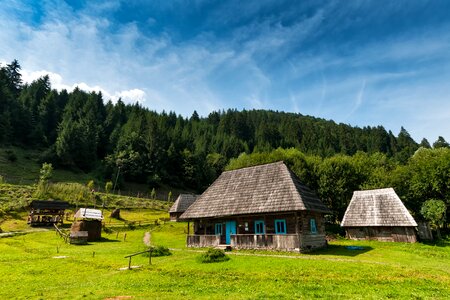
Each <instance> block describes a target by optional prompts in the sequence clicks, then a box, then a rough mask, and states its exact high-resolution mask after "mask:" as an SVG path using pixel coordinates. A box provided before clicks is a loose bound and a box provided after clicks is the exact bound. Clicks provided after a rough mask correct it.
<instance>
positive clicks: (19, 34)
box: [0, 0, 450, 140]
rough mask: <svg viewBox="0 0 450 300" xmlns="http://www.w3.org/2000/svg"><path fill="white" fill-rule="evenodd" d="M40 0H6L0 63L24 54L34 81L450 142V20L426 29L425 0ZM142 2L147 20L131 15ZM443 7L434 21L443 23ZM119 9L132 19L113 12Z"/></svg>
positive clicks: (177, 105)
mask: <svg viewBox="0 0 450 300" xmlns="http://www.w3.org/2000/svg"><path fill="white" fill-rule="evenodd" d="M42 3H43V4H42ZM42 3H39V4H36V5H35V6H31V5H29V4H27V3H26V2H20V1H9V0H5V1H3V2H2V6H1V7H0V40H1V41H2V43H0V60H2V61H8V62H9V61H11V60H12V59H14V58H17V59H18V60H19V62H20V63H21V64H22V66H23V67H24V78H26V80H28V81H29V80H33V79H35V78H36V76H41V75H43V74H49V76H50V79H51V81H52V85H53V87H55V88H61V89H62V88H66V89H69V90H70V89H73V88H74V87H75V86H80V87H82V88H84V89H86V90H97V91H102V93H103V94H104V95H105V98H107V99H111V100H113V101H115V100H116V99H117V98H118V97H122V98H123V99H126V100H127V101H130V102H134V101H139V102H141V103H143V104H144V105H146V106H148V107H149V108H151V109H154V110H158V111H161V110H166V111H167V110H174V111H176V112H177V113H181V114H183V115H186V116H189V115H190V114H191V113H192V111H193V110H194V109H195V110H197V111H198V112H199V113H200V114H202V115H207V114H208V113H209V112H210V111H211V110H217V109H222V108H229V107H232V108H270V109H277V110H293V111H296V112H300V113H302V114H311V115H315V116H318V117H323V118H327V119H334V120H336V121H337V122H348V123H350V124H352V125H358V126H365V125H379V124H382V125H384V126H385V127H386V128H388V129H392V130H393V131H397V130H398V129H400V126H402V125H403V126H405V127H406V128H407V129H408V130H409V131H410V133H411V134H412V135H413V137H414V138H416V139H420V138H421V137H422V136H427V137H429V139H430V140H432V139H433V137H434V136H435V135H443V136H446V135H447V136H446V138H447V139H449V140H450V137H449V136H448V133H445V132H443V131H442V130H441V129H442V128H450V118H447V119H446V117H447V116H448V115H446V114H445V113H443V111H442V107H445V106H446V105H447V104H446V103H447V102H448V101H447V100H446V95H448V94H449V93H450V88H448V87H447V86H448V80H449V79H450V59H449V58H450V54H449V53H450V34H449V32H450V21H440V23H432V24H431V23H430V24H425V25H423V26H419V25H418V24H419V23H420V22H424V21H423V19H424V18H420V17H421V16H422V15H420V13H421V12H422V11H425V10H424V9H423V8H424V7H425V6H426V4H422V3H419V4H417V5H412V8H410V9H409V10H404V9H403V7H402V5H399V4H398V3H394V2H392V3H389V4H386V5H385V6H383V7H380V6H379V5H377V4H374V3H371V2H345V3H342V2H340V1H327V2H326V3H325V4H323V5H322V4H317V2H316V1H302V2H295V1H294V2H292V1H275V0H264V1H244V2H243V1H237V0H236V1H234V0H233V1H222V2H218V3H211V2H208V1H200V0H199V1H182V0H177V1H159V2H151V3H149V2H147V1H131V2H123V1H104V2H97V1H95V2H86V6H84V7H82V8H74V7H71V6H70V5H68V4H66V2H63V1H57V0H55V1H48V2H47V1H45V2H42ZM128 5H129V6H130V7H128V9H129V10H128V11H127V10H126V9H127V6H128ZM37 6H39V7H38V8H37ZM428 6H429V4H428ZM428 6H427V7H428ZM140 9H142V10H144V12H145V13H144V14H143V15H145V16H144V17H145V18H143V19H133V16H136V18H138V17H139V16H140V13H141V11H140ZM411 11H415V12H416V14H419V15H417V16H416V15H414V16H410V15H408V13H410V12H411ZM440 11H443V10H442V9H440V10H439V11H435V15H436V16H435V17H433V20H444V19H445V18H444V17H445V16H444V15H442V14H441V15H439V14H440ZM119 12H122V13H124V12H125V15H126V18H125V19H126V21H118V20H117V19H116V17H117V16H116V15H117V14H118V13H119ZM158 14H162V15H158ZM439 16H440V17H439ZM140 17H141V18H142V16H140ZM424 17H426V16H424ZM399 18H403V19H401V21H402V22H399V21H398V20H399ZM439 18H441V19H439ZM149 20H150V21H149ZM167 20H169V21H170V20H173V22H172V23H170V24H169V21H167ZM411 20H412V21H411ZM430 20H431V19H430ZM389 22H391V23H389ZM408 22H409V23H408ZM430 22H431V21H430ZM433 22H434V21H433ZM404 23H408V24H409V25H408V24H407V25H404ZM189 26H191V27H189ZM431 103H432V104H433V105H430V104H431ZM425 112H426V114H425ZM390 116H395V117H390ZM430 116H435V117H436V118H435V119H434V117H430ZM425 123H426V124H429V125H426V126H425V125H424V124H425ZM432 124H434V125H432ZM433 126H434V127H433Z"/></svg>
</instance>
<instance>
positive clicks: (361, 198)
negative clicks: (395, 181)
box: [341, 188, 417, 227]
mask: <svg viewBox="0 0 450 300" xmlns="http://www.w3.org/2000/svg"><path fill="white" fill-rule="evenodd" d="M341 226H343V227H359V226H408V227H409V226H413V227H415V226H417V223H416V221H414V219H413V217H412V216H411V214H410V213H409V212H408V210H407V209H406V207H405V205H403V202H402V201H401V200H400V198H399V197H398V196H397V194H396V193H395V191H394V189H393V188H386V189H377V190H367V191H355V192H353V197H352V200H351V201H350V204H349V205H348V207H347V210H346V212H345V215H344V218H343V219H342V223H341Z"/></svg>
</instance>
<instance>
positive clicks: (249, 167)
mask: <svg viewBox="0 0 450 300" xmlns="http://www.w3.org/2000/svg"><path fill="white" fill-rule="evenodd" d="M275 164H283V165H286V164H285V163H284V161H283V160H278V161H276V162H271V163H261V164H259V165H253V166H247V167H242V168H237V169H232V170H226V171H223V172H222V174H224V173H228V172H235V171H239V170H246V169H251V168H257V167H261V166H270V165H275ZM219 177H220V176H219Z"/></svg>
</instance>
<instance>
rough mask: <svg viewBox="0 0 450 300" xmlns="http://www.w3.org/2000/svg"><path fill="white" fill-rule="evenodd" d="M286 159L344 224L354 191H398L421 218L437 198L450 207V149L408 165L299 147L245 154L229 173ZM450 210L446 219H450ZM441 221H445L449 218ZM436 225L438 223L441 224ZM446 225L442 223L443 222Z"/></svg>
mask: <svg viewBox="0 0 450 300" xmlns="http://www.w3.org/2000/svg"><path fill="white" fill-rule="evenodd" d="M280 160H283V161H284V162H285V163H286V164H287V165H288V166H289V167H290V168H291V169H292V171H293V172H294V173H295V174H296V175H297V176H298V177H299V178H300V179H301V180H302V181H303V182H304V183H305V184H307V185H308V186H310V187H311V188H313V189H314V190H315V191H317V193H318V195H319V197H320V198H321V199H322V200H323V201H324V202H325V203H326V204H327V206H328V207H330V208H331V209H332V211H333V213H334V216H333V220H334V221H339V220H342V217H343V216H344V213H345V210H346V208H347V206H348V203H349V202H350V199H351V198H352V194H353V191H355V190H362V189H376V188H386V187H393V188H394V189H395V191H396V192H397V194H398V195H399V196H400V198H401V199H402V200H403V202H404V203H405V205H406V207H407V208H408V209H409V210H410V211H411V212H412V213H413V215H414V217H415V218H416V219H423V218H424V213H423V207H424V203H425V202H426V201H428V200H437V201H440V202H444V203H445V205H446V206H447V207H448V206H450V148H436V149H426V148H420V149H418V150H417V151H416V152H415V153H414V155H413V156H412V157H411V158H410V159H409V160H408V162H407V163H406V164H400V163H399V162H397V161H396V160H395V159H393V158H389V157H388V156H387V155H386V154H382V153H373V154H368V153H365V152H357V153H356V154H354V155H353V156H348V155H342V154H339V155H335V156H332V157H327V158H322V157H319V156H316V155H305V154H303V153H302V152H300V151H299V150H297V149H293V148H291V149H287V150H285V149H281V148H280V149H277V150H274V151H271V152H265V153H252V154H241V155H240V156H239V157H238V158H236V159H232V160H231V161H230V164H229V165H228V166H227V169H229V170H231V169H238V168H242V167H248V166H253V165H259V164H263V163H270V162H275V161H280ZM449 213H450V210H447V218H446V220H447V221H448V220H450V218H449V217H450V214H449ZM440 221H442V222H445V218H443V219H441V220H440ZM436 225H437V224H436ZM441 225H442V224H441Z"/></svg>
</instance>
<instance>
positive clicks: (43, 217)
mask: <svg viewBox="0 0 450 300" xmlns="http://www.w3.org/2000/svg"><path fill="white" fill-rule="evenodd" d="M67 208H69V203H67V202H64V201H43V200H33V201H31V203H30V213H29V214H28V221H27V223H28V224H30V226H53V224H63V221H64V210H65V209H67Z"/></svg>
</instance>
